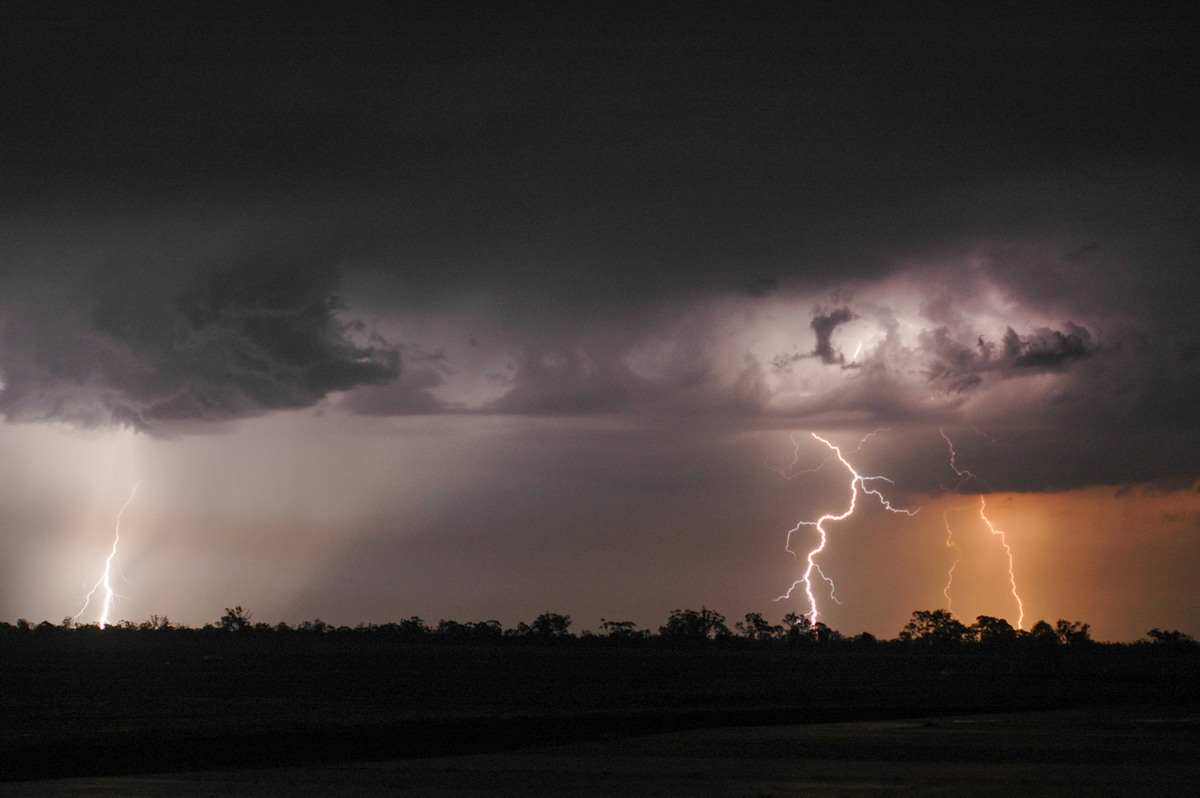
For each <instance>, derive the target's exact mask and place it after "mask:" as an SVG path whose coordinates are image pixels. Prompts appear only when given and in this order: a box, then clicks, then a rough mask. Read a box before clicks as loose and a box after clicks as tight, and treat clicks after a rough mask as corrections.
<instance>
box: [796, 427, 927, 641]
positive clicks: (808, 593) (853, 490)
mask: <svg viewBox="0 0 1200 798" xmlns="http://www.w3.org/2000/svg"><path fill="white" fill-rule="evenodd" d="M883 431H886V430H875V431H874V432H872V433H871V434H869V435H867V436H866V437H865V438H863V439H862V440H861V441H859V443H858V448H857V449H855V450H854V451H855V452H857V451H859V449H862V447H863V444H865V443H866V442H867V441H868V440H870V439H871V438H872V437H874V436H875V435H876V434H878V433H879V432H883ZM809 434H810V435H812V436H813V438H815V439H816V440H818V441H820V442H821V443H823V444H825V446H827V447H828V448H829V450H830V451H831V452H833V456H832V457H827V458H826V459H825V460H824V461H822V462H821V464H820V465H818V466H817V467H816V468H812V469H808V470H807V471H802V472H798V473H812V472H814V471H817V470H819V469H821V468H822V467H824V466H825V464H826V463H828V462H832V461H833V460H834V459H836V460H838V462H840V463H841V464H842V465H843V466H844V467H845V469H846V470H847V471H848V472H850V486H849V487H850V505H849V506H848V507H847V508H846V509H845V511H843V512H841V513H826V514H825V515H823V516H821V517H820V518H819V519H817V520H816V521H800V522H799V523H797V524H796V525H795V526H794V527H792V528H791V529H790V530H789V531H788V533H787V541H786V545H785V546H784V549H785V550H786V551H787V552H788V553H789V554H791V555H792V556H796V552H795V551H793V550H792V536H793V535H794V534H796V532H798V531H799V530H800V528H801V527H805V526H808V527H813V528H815V529H816V531H817V545H816V546H814V547H813V548H811V549H809V551H808V554H807V555H806V556H805V558H804V561H805V568H804V574H803V575H802V576H801V577H800V578H799V579H797V580H796V581H795V582H793V583H792V586H791V587H789V588H788V589H787V591H786V592H785V593H784V594H783V595H781V596H779V597H778V598H776V599H775V600H776V601H783V600H784V599H790V598H791V597H792V594H793V593H794V592H795V591H796V589H797V588H799V587H800V586H801V585H803V586H804V595H805V597H806V598H807V599H808V612H807V613H805V615H806V616H807V617H808V619H809V620H810V621H812V622H813V623H814V624H815V623H816V622H817V620H818V619H819V618H820V615H821V611H820V608H819V607H818V605H817V597H816V594H814V593H813V574H816V575H817V576H819V577H820V578H821V579H822V580H823V581H825V582H827V583H828V584H829V597H830V598H831V599H833V601H834V602H835V603H838V604H840V603H841V602H840V601H838V598H837V595H836V594H835V593H834V584H833V580H832V579H830V578H829V577H828V576H826V575H825V572H824V571H822V570H821V567H820V566H819V565H818V564H817V556H818V555H820V553H821V552H823V551H824V550H825V546H826V544H827V543H828V542H829V530H827V529H826V528H825V525H826V524H828V523H831V522H836V521H844V520H846V519H847V518H849V517H850V516H851V515H853V514H854V511H855V510H856V509H857V507H858V497H859V494H860V493H865V494H870V495H871V496H874V497H875V498H876V499H878V500H879V503H880V504H881V505H883V507H884V509H886V510H887V511H888V512H892V513H903V514H905V515H910V516H911V515H916V514H917V513H918V512H919V511H920V510H919V508H918V509H917V510H904V509H900V508H896V507H893V506H892V505H891V503H890V502H888V500H887V499H886V498H884V496H883V494H882V493H880V491H879V490H878V489H875V488H872V487H871V486H870V485H868V483H869V482H873V481H875V480H882V481H884V482H887V483H889V484H894V483H893V482H892V480H890V479H888V478H887V477H883V476H863V475H862V474H859V473H858V471H856V470H855V469H854V466H852V465H850V462H849V461H848V460H846V456H845V455H844V454H843V453H842V450H841V449H840V448H839V447H837V446H834V445H833V444H832V443H830V442H829V441H827V440H825V439H824V438H822V437H821V436H820V435H818V434H817V433H815V432H812V433H809ZM792 443H793V444H795V445H796V453H797V459H798V458H799V443H798V442H797V441H796V439H795V438H794V437H793V438H792ZM795 463H796V460H793V465H795Z"/></svg>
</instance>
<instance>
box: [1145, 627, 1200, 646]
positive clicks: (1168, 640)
mask: <svg viewBox="0 0 1200 798" xmlns="http://www.w3.org/2000/svg"><path fill="white" fill-rule="evenodd" d="M1146 636H1147V637H1149V638H1150V639H1151V640H1152V641H1154V643H1155V644H1157V645H1162V646H1170V647H1172V648H1185V647H1191V646H1195V645H1197V643H1196V640H1195V638H1193V637H1192V636H1191V635H1186V634H1184V633H1183V632H1180V631H1178V630H1174V629H1172V630H1166V629H1159V628H1157V627H1156V628H1154V629H1151V630H1150V631H1149V632H1146Z"/></svg>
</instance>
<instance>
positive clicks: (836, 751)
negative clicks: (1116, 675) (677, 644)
mask: <svg viewBox="0 0 1200 798" xmlns="http://www.w3.org/2000/svg"><path fill="white" fill-rule="evenodd" d="M1160 709H1161V708H1160ZM1198 741H1200V728H1198V725H1197V719H1196V718H1195V717H1194V716H1183V715H1181V714H1178V713H1173V712H1170V711H1167V712H1162V711H1155V710H1154V709H1153V708H1145V707H1128V706H1126V707H1088V708H1084V709H1074V710H1050V711H1043V712H1036V711H1031V712H1023V713H1015V714H996V715H973V716H967V717H953V718H936V719H934V718H926V719H913V720H906V721H874V722H871V721H862V722H858V723H830V724H802V725H790V726H754V727H744V726H743V727H725V728H715V729H699V730H691V731H684V732H673V733H666V734H657V735H646V736H636V737H623V738H617V739H607V740H598V741H591V742H584V743H573V744H567V745H558V746H539V747H534V748H530V749H525V750H522V751H517V752H504V753H490V754H474V755H465V756H448V757H433V758H419V759H407V760H394V761H383V762H369V763H360V764H342V765H324V766H310V767H299V766H293V767H284V768H264V769H257V770H251V769H241V770H232V771H207V772H194V773H181V774H160V775H150V776H127V777H106V778H94V777H93V778H74V779H60V780H42V781H31V782H21V783H15V784H0V795H4V796H13V797H14V798H17V797H18V796H20V797H22V798H23V797H24V796H28V797H29V798H34V797H35V796H36V797H37V798H59V797H64V798H65V797H66V796H114V797H115V796H123V797H124V796H128V798H140V797H142V796H177V797H178V798H199V797H200V796H205V797H207V796H212V797H213V798H216V797H217V796H230V798H242V797H243V796H244V797H245V798H250V797H251V796H255V797H257V798H276V797H278V798H307V797H308V796H390V795H399V796H438V797H440V798H455V797H465V796H528V795H554V796H579V797H580V798H591V797H592V796H621V797H622V798H628V796H739V798H770V797H773V796H811V797H812V798H826V797H828V798H833V797H834V796H861V797H863V798H866V797H867V796H939V795H945V796H959V795H970V796H979V797H980V798H987V797H989V796H996V798H1001V797H1002V798H1012V797H1013V796H1026V797H1027V798H1039V797H1040V796H1047V797H1049V796H1055V798H1059V797H1061V796H1089V797H1090V798H1096V797H1098V798H1107V797H1108V796H1139V798H1140V797H1141V796H1148V795H1164V796H1166V795H1172V796H1173V795H1190V794H1192V793H1193V791H1194V790H1195V785H1196V783H1197V782H1196V780H1197V779H1198V778H1200V757H1198V756H1197V755H1198V754H1200V751H1198V750H1197V744H1198Z"/></svg>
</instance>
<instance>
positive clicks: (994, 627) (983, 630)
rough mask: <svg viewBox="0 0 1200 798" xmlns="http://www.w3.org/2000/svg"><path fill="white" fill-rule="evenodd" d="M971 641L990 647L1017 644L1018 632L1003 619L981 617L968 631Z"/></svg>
mask: <svg viewBox="0 0 1200 798" xmlns="http://www.w3.org/2000/svg"><path fill="white" fill-rule="evenodd" d="M967 631H968V634H969V637H970V639H972V640H974V641H975V642H977V643H983V644H984V645H988V646H1002V645H1009V644H1011V643H1014V642H1016V639H1017V630H1016V629H1014V628H1013V626H1012V624H1011V623H1009V622H1008V621H1006V620H1004V619H1003V618H993V617H992V616H990V615H980V616H978V617H976V618H975V623H973V624H971V626H970V628H969V629H968V630H967Z"/></svg>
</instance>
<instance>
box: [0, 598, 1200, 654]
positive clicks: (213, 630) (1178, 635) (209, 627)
mask: <svg viewBox="0 0 1200 798" xmlns="http://www.w3.org/2000/svg"><path fill="white" fill-rule="evenodd" d="M67 633H70V634H76V635H101V634H102V635H125V634H130V633H157V634H164V633H176V634H188V633H191V634H206V635H207V634H236V635H244V636H251V635H256V636H268V635H270V636H315V635H321V636H325V635H330V636H338V637H346V636H356V637H358V636H363V637H378V638H391V639H408V640H431V641H432V640H445V641H459V642H477V641H497V640H524V641H557V642H565V641H583V642H588V641H609V642H615V643H634V642H639V641H662V642H666V643H685V644H699V643H709V644H720V643H724V644H739V643H740V644H746V643H752V644H760V645H771V644H791V645H840V646H872V645H878V644H893V645H905V646H914V647H928V648H947V647H955V646H967V645H979V646H988V647H1005V646H1013V647H1018V646H1027V647H1029V646H1037V647H1047V646H1074V647H1080V646H1087V645H1091V644H1093V642H1094V641H1093V640H1092V636H1091V625H1090V624H1087V623H1082V622H1079V621H1068V620H1064V619H1059V620H1058V621H1057V622H1055V623H1054V624H1050V623H1049V622H1047V621H1038V622H1037V623H1036V624H1034V625H1033V626H1032V627H1031V628H1029V629H1017V628H1015V627H1013V626H1012V624H1010V623H1009V622H1008V621H1007V620H1005V619H1003V618H995V617H991V616H987V615H980V616H978V617H977V618H976V620H975V622H974V623H972V624H965V623H963V622H962V621H960V620H959V619H957V618H955V617H954V615H953V614H952V613H950V612H949V611H947V610H941V609H939V610H917V611H915V612H913V614H912V617H911V618H910V619H909V621H908V622H907V623H906V624H905V625H904V627H903V628H902V629H901V630H900V632H899V634H898V635H897V637H896V638H894V639H891V640H879V639H878V638H876V637H875V636H874V635H872V634H870V633H868V632H862V633H861V634H858V635H854V636H847V635H843V634H842V633H841V632H838V631H837V630H835V629H832V628H830V627H829V626H827V625H825V624H824V623H822V622H820V621H818V622H816V623H813V622H812V621H811V620H810V619H809V618H808V617H807V616H804V615H798V614H796V613H794V612H790V613H788V614H786V615H784V616H783V618H782V621H781V623H778V624H772V623H771V622H770V621H768V620H767V619H766V618H765V617H764V616H763V614H762V613H759V612H751V613H747V614H746V615H745V618H744V620H742V621H738V622H736V623H735V624H733V627H732V628H730V625H729V624H728V622H727V620H726V618H725V616H724V615H722V614H721V613H719V612H716V611H715V610H711V609H708V608H707V607H701V608H700V609H698V610H695V609H676V610H673V611H672V612H671V613H670V615H669V617H668V618H667V621H666V623H665V624H664V625H662V626H660V627H658V630H657V631H656V632H655V631H652V630H651V629H645V628H641V627H639V626H638V625H637V624H636V623H634V622H633V621H614V620H608V619H603V618H602V619H601V621H600V628H599V631H596V632H593V631H590V630H585V631H583V632H581V633H578V634H576V633H575V632H572V631H571V616H569V615H563V614H560V613H555V612H544V613H542V614H541V615H538V616H537V617H536V618H534V619H533V620H532V621H530V622H528V623H526V622H524V621H522V622H520V623H518V624H517V625H516V626H515V627H511V628H505V627H504V626H503V625H502V624H501V623H500V622H499V621H495V620H486V621H468V622H459V621H453V620H445V619H443V620H440V621H438V623H437V624H429V623H427V622H426V621H424V620H423V619H421V618H419V617H417V616H412V617H410V618H406V619H404V620H401V621H396V622H389V623H381V624H377V623H360V624H358V625H357V626H353V627H350V626H334V625H331V624H328V623H326V622H324V621H322V620H320V619H319V618H318V619H314V620H311V621H303V622H301V623H299V624H296V625H294V626H292V625H289V624H286V623H276V624H268V623H265V622H262V621H258V622H256V621H254V619H253V613H251V612H248V611H247V610H245V609H243V608H242V607H241V606H240V605H238V606H235V607H227V608H226V609H225V612H224V614H223V615H222V616H221V617H220V618H219V619H218V620H217V621H216V622H215V623H208V624H205V625H203V626H202V627H199V628H196V627H190V626H187V625H185V624H177V623H174V622H172V621H171V620H170V618H168V617H167V616H165V615H161V616H160V615H152V616H150V618H149V619H148V620H146V621H142V622H140V623H134V622H132V621H127V620H123V621H119V622H117V623H115V624H110V625H108V626H107V627H104V628H101V627H100V626H99V625H97V624H94V623H93V624H81V623H78V622H76V621H75V619H73V618H71V617H68V618H64V619H63V621H62V622H61V623H60V624H53V623H50V622H49V621H42V622H41V623H39V624H33V623H31V622H29V621H28V620H26V619H24V618H21V619H19V620H18V621H17V622H16V624H15V625H14V624H10V623H7V622H4V621H0V639H3V638H5V637H10V636H15V635H30V634H33V635H51V634H55V635H57V634H67ZM1139 642H1141V643H1154V644H1158V645H1162V646H1169V647H1176V648H1183V647H1193V646H1197V645H1200V644H1198V643H1197V641H1196V640H1195V639H1194V638H1192V637H1191V636H1190V635H1187V634H1184V633H1183V632H1180V631H1175V630H1163V629H1159V628H1155V629H1151V630H1150V631H1149V632H1147V633H1146V639H1145V640H1142V641H1139Z"/></svg>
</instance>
